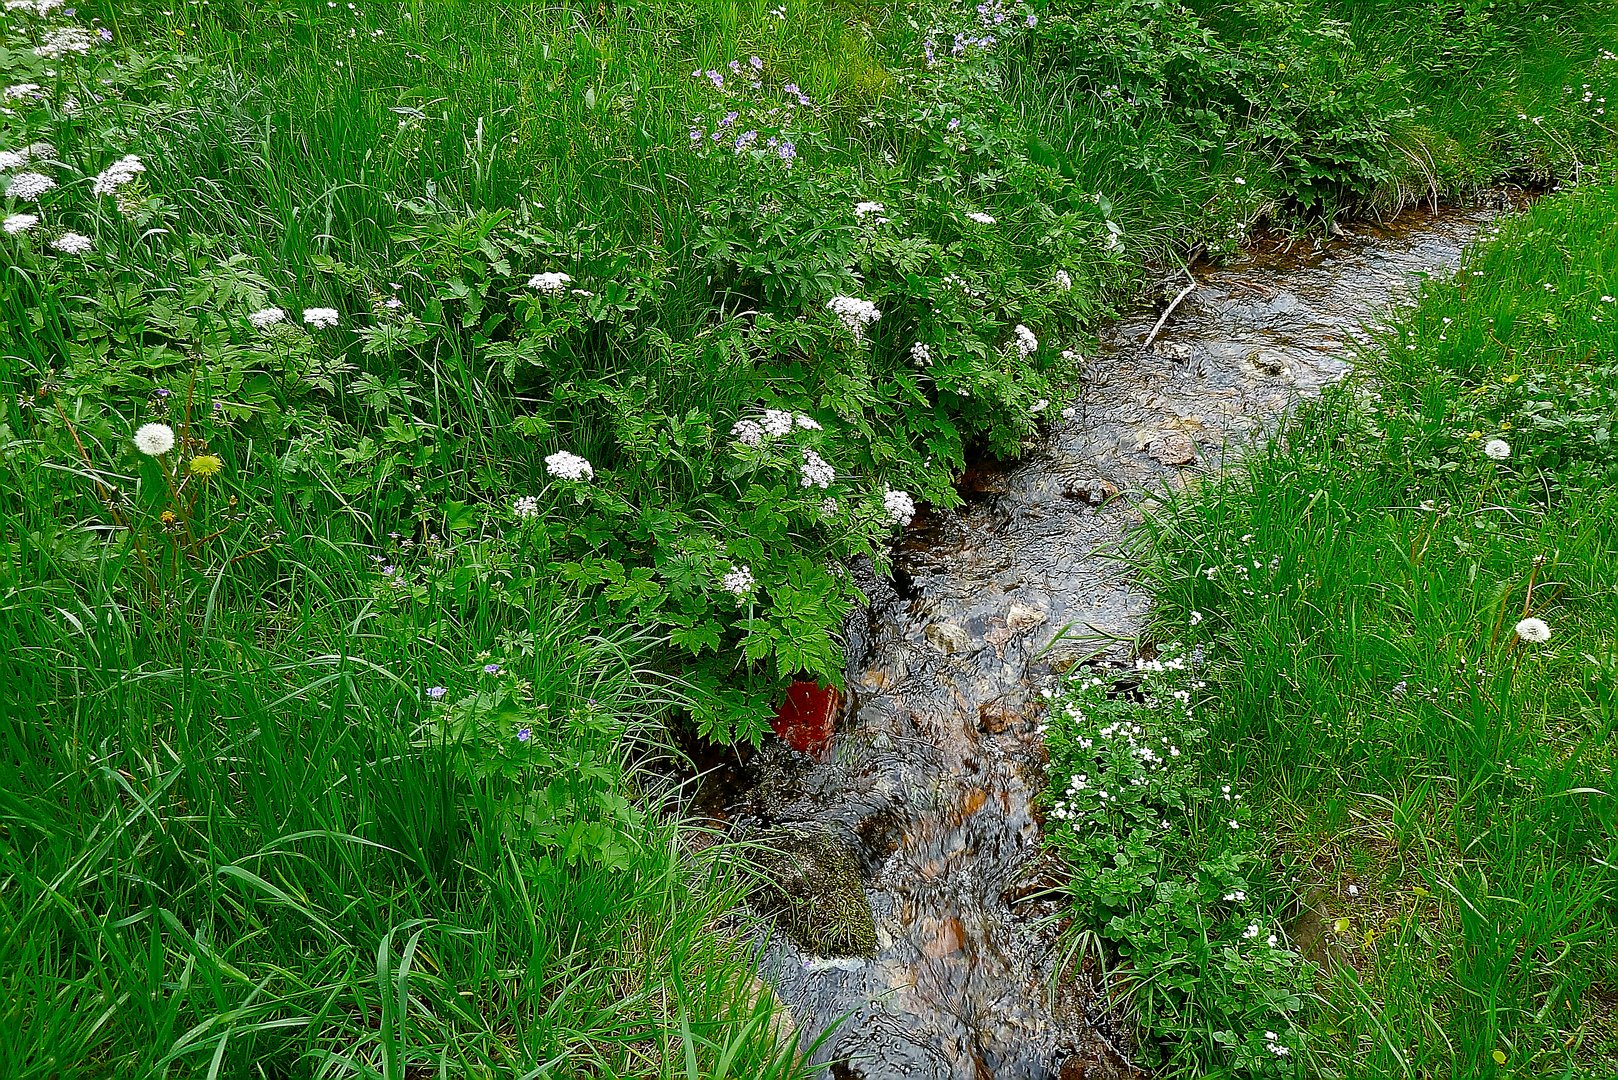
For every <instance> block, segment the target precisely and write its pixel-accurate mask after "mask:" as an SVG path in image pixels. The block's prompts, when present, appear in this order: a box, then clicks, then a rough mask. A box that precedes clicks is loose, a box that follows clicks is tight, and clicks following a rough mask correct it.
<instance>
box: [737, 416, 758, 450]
mask: <svg viewBox="0 0 1618 1080" xmlns="http://www.w3.org/2000/svg"><path fill="white" fill-rule="evenodd" d="M730 433H731V435H733V436H734V437H735V439H736V441H737V442H738V443H740V444H741V445H742V446H753V447H757V446H762V445H763V444H764V428H763V427H761V426H760V425H759V422H758V421H757V420H738V421H736V422H735V423H734V424H732V425H730Z"/></svg>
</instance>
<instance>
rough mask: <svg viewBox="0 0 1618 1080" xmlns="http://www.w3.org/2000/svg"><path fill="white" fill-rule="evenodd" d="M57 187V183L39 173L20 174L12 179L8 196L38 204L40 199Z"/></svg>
mask: <svg viewBox="0 0 1618 1080" xmlns="http://www.w3.org/2000/svg"><path fill="white" fill-rule="evenodd" d="M55 187H56V181H55V180H53V179H51V178H50V177H48V176H46V175H45V174H44V173H38V172H20V173H17V174H16V175H14V176H13V177H12V178H11V183H10V184H9V185H7V187H6V194H7V195H8V196H10V197H11V198H13V199H17V200H20V201H22V202H38V201H39V197H40V196H41V195H44V194H45V193H46V192H47V191H50V190H52V189H53V188H55Z"/></svg>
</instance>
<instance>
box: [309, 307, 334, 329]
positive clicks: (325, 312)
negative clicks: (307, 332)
mask: <svg viewBox="0 0 1618 1080" xmlns="http://www.w3.org/2000/svg"><path fill="white" fill-rule="evenodd" d="M337 317H338V316H337V309H336V308H329V307H311V308H304V309H303V321H304V322H306V323H308V324H309V325H310V326H313V327H314V328H315V329H317V330H319V329H321V328H323V327H330V326H336V325H337Z"/></svg>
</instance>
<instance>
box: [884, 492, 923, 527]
mask: <svg viewBox="0 0 1618 1080" xmlns="http://www.w3.org/2000/svg"><path fill="white" fill-rule="evenodd" d="M882 506H883V508H884V509H886V510H887V512H888V517H890V518H892V519H893V523H894V524H895V525H898V526H899V527H900V528H903V527H905V526H906V525H909V524H910V522H911V521H912V520H914V518H915V516H916V500H915V499H912V498H911V497H910V493H909V492H906V491H895V490H894V489H893V488H887V489H885V490H884V491H883V492H882Z"/></svg>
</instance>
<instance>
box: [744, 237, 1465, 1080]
mask: <svg viewBox="0 0 1618 1080" xmlns="http://www.w3.org/2000/svg"><path fill="white" fill-rule="evenodd" d="M1488 216H1489V215H1487V214H1485V213H1482V212H1477V213H1446V214H1438V215H1432V214H1428V215H1407V216H1406V217H1404V218H1402V219H1400V220H1399V221H1397V222H1395V223H1394V224H1392V225H1391V226H1386V227H1365V228H1361V229H1357V230H1354V231H1352V232H1350V233H1349V234H1348V235H1347V236H1345V237H1343V238H1341V239H1339V240H1336V241H1333V242H1332V243H1330V244H1329V245H1326V246H1325V247H1324V248H1323V249H1320V250H1310V251H1309V252H1307V253H1292V254H1271V255H1268V256H1262V255H1261V256H1258V257H1256V258H1254V259H1252V260H1250V261H1249V262H1247V263H1246V264H1244V265H1238V266H1234V267H1229V268H1223V269H1211V270H1201V271H1198V272H1197V273H1196V277H1197V280H1198V282H1199V287H1198V288H1197V289H1195V290H1194V291H1193V292H1192V293H1191V294H1190V295H1189V296H1188V297H1187V299H1186V300H1185V301H1184V302H1183V303H1182V304H1181V305H1180V306H1179V307H1178V308H1177V309H1176V310H1175V311H1174V313H1173V314H1172V315H1171V317H1170V318H1169V320H1168V321H1167V323H1166V324H1165V326H1164V327H1163V330H1162V332H1161V334H1160V336H1159V337H1158V339H1157V341H1156V342H1155V343H1154V345H1153V346H1152V347H1151V348H1144V347H1142V343H1143V341H1144V339H1145V338H1146V337H1147V335H1148V334H1149V333H1150V331H1151V329H1152V327H1153V325H1154V324H1155V323H1156V321H1157V316H1158V313H1157V312H1156V311H1152V312H1149V313H1146V314H1143V315H1141V316H1139V317H1135V318H1128V319H1125V320H1123V321H1121V322H1120V323H1119V324H1117V325H1116V326H1114V327H1113V328H1112V329H1111V330H1110V331H1109V333H1108V334H1107V335H1106V340H1105V343H1104V346H1103V348H1102V349H1101V350H1100V351H1099V352H1098V354H1097V356H1095V357H1094V358H1092V359H1091V360H1090V361H1089V362H1088V370H1087V372H1086V377H1085V379H1084V381H1083V385H1082V393H1081V400H1080V402H1079V403H1078V405H1077V415H1075V416H1074V417H1072V418H1071V419H1067V420H1064V421H1063V422H1061V423H1060V424H1059V425H1058V426H1057V427H1056V429H1055V430H1054V431H1053V432H1052V433H1051V434H1050V436H1049V438H1048V440H1047V441H1046V442H1045V443H1044V444H1043V445H1042V446H1041V447H1040V448H1039V449H1038V450H1037V451H1036V452H1034V453H1032V454H1030V455H1029V456H1028V457H1026V458H1025V459H1023V460H1022V461H1020V462H1018V463H1016V464H1015V465H1013V466H1010V467H1005V468H1000V469H987V470H975V471H974V472H973V473H970V474H969V475H968V477H967V480H966V483H965V486H966V488H967V491H968V494H969V498H968V502H967V505H966V506H965V507H964V508H962V509H961V510H959V511H956V512H952V513H949V514H941V515H934V516H932V517H930V518H927V519H926V520H923V521H920V522H919V524H918V527H917V528H915V529H912V530H911V531H910V532H909V533H908V534H907V535H906V537H905V540H904V542H903V544H902V545H901V547H900V550H899V551H898V552H897V573H896V574H895V580H894V582H891V583H890V582H885V581H876V580H874V579H872V580H870V581H868V582H866V584H867V587H868V589H869V592H870V595H871V597H872V606H871V607H870V609H869V610H868V611H866V612H864V613H862V614H860V615H859V616H857V617H856V618H855V619H854V620H852V623H851V626H850V633H849V640H848V657H849V671H848V689H849V697H848V705H847V708H846V711H845V714H844V716H843V718H842V721H841V722H840V724H839V725H838V732H837V734H836V736H835V737H834V739H833V741H832V743H831V745H830V747H829V749H828V750H827V752H826V753H825V754H824V755H822V760H814V759H811V758H809V757H807V756H805V755H798V754H794V753H792V752H791V751H788V750H786V749H785V748H783V747H775V748H773V749H771V750H769V751H768V752H766V753H764V754H762V755H760V758H759V759H758V760H756V761H755V762H753V763H752V765H751V766H750V767H749V770H748V772H749V774H750V777H751V781H750V783H751V786H750V787H749V789H748V790H747V791H746V792H745V793H743V794H741V795H739V796H736V797H735V798H734V799H733V800H732V805H731V807H730V808H729V813H728V814H727V816H729V817H731V819H732V820H733V821H734V822H736V823H738V824H739V825H741V826H742V827H743V828H744V829H745V828H748V827H753V828H758V829H763V830H770V829H773V830H776V832H775V835H782V832H781V830H786V831H787V832H792V831H794V830H796V831H797V833H799V834H803V833H806V832H812V833H814V834H815V835H817V836H820V837H823V838H826V842H828V843H830V844H833V845H835V846H836V847H837V848H839V849H840V850H842V851H844V852H846V855H845V857H844V858H843V860H842V863H841V865H842V866H844V867H845V868H846V869H847V872H848V873H849V874H850V875H851V876H852V879H853V880H854V882H855V884H854V886H853V887H852V890H853V891H852V895H853V898H854V901H855V903H856V904H858V903H859V902H861V897H860V893H861V891H863V902H868V904H869V907H870V913H871V916H872V923H870V924H866V925H867V927H868V928H869V927H871V926H874V943H875V944H874V949H869V948H868V949H867V950H866V951H867V952H870V953H874V955H867V956H835V955H820V956H815V955H810V954H809V953H808V952H807V951H805V946H804V945H803V944H802V941H803V935H801V934H799V935H791V934H786V933H777V934H775V935H773V936H772V937H771V938H770V939H769V940H768V942H766V943H765V946H764V949H763V964H762V968H763V970H762V974H763V977H764V978H765V979H766V980H767V981H768V982H769V983H770V985H771V986H772V987H773V988H774V990H775V992H776V993H777V995H778V996H779V997H780V998H781V1000H782V1001H784V1002H785V1003H786V1004H787V1005H788V1007H789V1008H790V1009H791V1012H792V1014H793V1018H794V1021H795V1023H796V1025H797V1028H798V1030H799V1031H800V1033H801V1034H802V1037H803V1040H804V1045H808V1044H809V1042H810V1041H812V1040H814V1039H815V1038H817V1037H819V1036H821V1035H822V1034H823V1033H827V1032H828V1031H829V1034H826V1035H825V1038H824V1040H823V1041H822V1042H821V1043H820V1045H819V1046H818V1048H817V1049H816V1051H815V1054H814V1060H816V1061H818V1062H831V1063H833V1064H832V1069H831V1075H832V1076H833V1077H864V1078H869V1080H876V1078H888V1077H911V1078H939V1080H943V1078H968V1080H986V1078H996V1080H1023V1078H1027V1080H1036V1078H1046V1077H1051V1078H1058V1080H1077V1078H1080V1077H1091V1078H1099V1077H1122V1076H1132V1075H1136V1072H1135V1070H1134V1069H1133V1068H1132V1066H1131V1065H1130V1064H1129V1057H1130V1047H1129V1045H1128V1035H1127V1030H1126V1028H1125V1025H1123V1024H1122V1023H1121V1022H1120V1021H1119V1020H1118V1019H1117V1017H1116V1016H1114V1015H1112V1014H1110V1013H1109V1012H1108V1010H1107V1008H1106V1002H1105V1000H1104V999H1103V998H1102V997H1101V995H1100V992H1099V991H1098V989H1097V988H1096V986H1095V985H1094V984H1093V983H1092V981H1091V980H1090V979H1089V977H1088V976H1087V975H1086V974H1085V973H1084V972H1082V971H1073V970H1070V969H1069V968H1068V967H1067V966H1066V965H1065V964H1064V955H1065V954H1064V952H1063V950H1062V948H1061V943H1060V927H1059V924H1058V921H1057V919H1058V917H1059V915H1060V905H1059V902H1058V901H1056V900H1053V899H1052V898H1051V896H1050V895H1049V894H1048V893H1043V892H1042V890H1044V889H1046V888H1047V887H1048V886H1050V885H1053V884H1059V882H1060V875H1059V868H1058V867H1053V866H1051V865H1050V863H1049V861H1048V860H1047V859H1046V858H1045V857H1043V856H1042V855H1041V852H1040V824H1039V819H1038V816H1037V814H1036V812H1035V808H1034V806H1033V805H1032V799H1033V797H1034V796H1035V795H1036V794H1037V792H1038V791H1039V790H1040V787H1041V783H1042V779H1041V778H1042V758H1041V744H1040V737H1039V734H1038V724H1039V715H1038V703H1039V701H1040V700H1041V699H1040V698H1039V695H1038V693H1037V691H1038V688H1039V687H1040V685H1041V684H1042V680H1044V679H1046V678H1048V677H1049V674H1050V672H1051V671H1052V669H1053V668H1059V667H1063V666H1066V665H1071V664H1073V663H1081V662H1099V661H1123V660H1127V659H1128V658H1129V655H1130V652H1131V648H1132V644H1133V639H1134V638H1135V636H1136V634H1137V632H1138V629H1139V627H1140V625H1141V616H1142V614H1143V613H1144V611H1145V608H1146V604H1147V597H1146V595H1145V594H1144V592H1143V591H1142V590H1141V588H1140V587H1139V586H1137V585H1136V584H1135V583H1134V582H1132V581H1131V578H1130V573H1129V569H1128V565H1127V563H1126V562H1125V561H1123V560H1121V559H1120V558H1118V557H1117V552H1118V550H1119V549H1120V548H1121V546H1122V544H1123V542H1124V540H1125V538H1126V536H1127V534H1128V532H1129V531H1130V529H1131V527H1132V526H1134V525H1135V524H1136V523H1137V522H1138V521H1139V520H1140V502H1141V500H1142V499H1143V498H1146V497H1149V495H1150V493H1151V492H1152V491H1154V490H1161V489H1162V487H1164V486H1165V485H1173V484H1176V483H1180V482H1183V481H1184V480H1185V479H1186V478H1187V477H1189V476H1193V475H1195V474H1196V473H1197V472H1198V471H1202V470H1207V469H1210V468H1214V467H1217V466H1218V463H1219V462H1220V461H1221V459H1222V458H1223V456H1224V454H1225V451H1226V447H1227V446H1230V447H1233V448H1239V447H1240V445H1241V444H1242V443H1244V442H1245V441H1247V440H1249V439H1251V438H1252V437H1253V436H1254V435H1256V434H1259V433H1262V432H1263V431H1264V430H1266V429H1268V428H1271V427H1273V425H1274V423H1275V421H1276V420H1277V419H1278V418H1279V417H1280V416H1281V415H1282V414H1283V413H1284V412H1285V410H1286V409H1287V407H1288V406H1289V405H1290V404H1291V403H1292V402H1294V401H1295V400H1296V399H1297V398H1298V396H1299V395H1303V394H1309V393H1313V392H1317V391H1318V390H1319V389H1320V388H1321V387H1322V386H1323V385H1325V384H1327V383H1330V382H1332V381H1334V380H1337V379H1339V378H1341V377H1342V376H1343V375H1344V373H1345V372H1346V371H1347V370H1348V368H1349V363H1350V360H1351V358H1352V355H1353V351H1354V348H1355V345H1356V343H1357V342H1358V341H1359V340H1361V339H1362V338H1363V336H1364V330H1363V327H1364V326H1365V324H1367V323H1368V322H1374V321H1375V320H1376V319H1377V318H1378V317H1379V316H1380V315H1381V314H1383V313H1384V312H1385V311H1386V310H1387V309H1388V307H1389V305H1390V304H1393V303H1397V302H1399V301H1400V300H1402V299H1405V298H1408V297H1409V295H1410V294H1411V290H1412V287H1413V285H1414V284H1415V283H1416V282H1417V281H1418V280H1419V279H1420V278H1421V276H1423V275H1426V274H1435V273H1446V272H1448V271H1449V270H1451V269H1452V268H1453V267H1455V266H1456V265H1457V263H1458V262H1459V258H1460V253H1461V248H1462V246H1463V244H1464V243H1465V242H1466V241H1467V240H1468V239H1469V238H1470V237H1471V236H1472V234H1473V233H1475V232H1476V231H1477V230H1478V229H1479V228H1480V227H1482V225H1483V224H1484V223H1485V222H1486V221H1487V220H1488ZM1175 291H1178V290H1177V289H1176V290H1175ZM1053 642H1054V644H1053ZM860 914H861V915H863V911H861V912H860ZM867 934H869V929H868V930H867ZM867 944H869V941H868V940H867Z"/></svg>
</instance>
